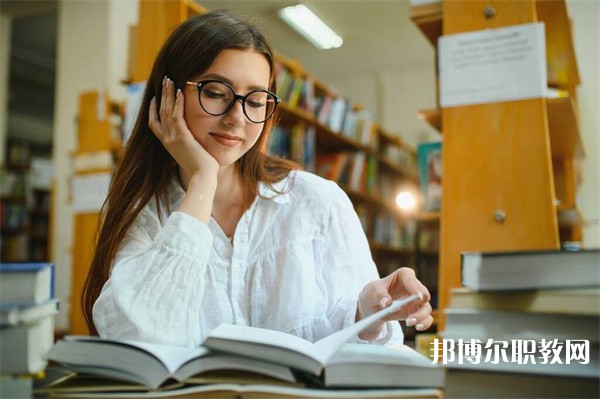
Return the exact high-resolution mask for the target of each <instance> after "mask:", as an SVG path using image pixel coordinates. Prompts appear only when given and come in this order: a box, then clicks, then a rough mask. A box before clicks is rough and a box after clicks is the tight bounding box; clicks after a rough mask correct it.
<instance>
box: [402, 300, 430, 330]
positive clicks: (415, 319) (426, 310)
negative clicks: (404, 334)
mask: <svg viewBox="0 0 600 399" xmlns="http://www.w3.org/2000/svg"><path fill="white" fill-rule="evenodd" d="M431 310H432V309H431V305H430V304H429V302H425V303H424V304H423V305H422V306H421V307H419V309H417V311H416V312H414V313H411V314H410V315H408V317H407V318H406V325H407V326H414V325H417V324H421V323H423V322H424V321H425V320H426V319H427V318H428V317H430V316H431Z"/></svg>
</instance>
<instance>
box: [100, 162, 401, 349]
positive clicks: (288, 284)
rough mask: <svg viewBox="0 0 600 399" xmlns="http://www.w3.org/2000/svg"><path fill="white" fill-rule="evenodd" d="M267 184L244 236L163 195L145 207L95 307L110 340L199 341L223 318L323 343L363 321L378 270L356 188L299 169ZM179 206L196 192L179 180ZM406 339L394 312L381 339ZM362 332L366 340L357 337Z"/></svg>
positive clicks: (241, 226) (242, 229)
mask: <svg viewBox="0 0 600 399" xmlns="http://www.w3.org/2000/svg"><path fill="white" fill-rule="evenodd" d="M274 187H275V188H276V189H277V190H278V191H287V190H289V191H287V192H286V193H285V194H277V193H276V192H274V191H273V190H271V189H269V188H268V186H267V185H266V184H263V183H260V186H259V192H260V194H261V195H262V196H265V197H267V199H265V198H261V197H260V196H258V197H257V198H256V199H255V201H254V202H253V203H252V205H251V206H250V208H249V209H248V210H247V211H246V212H245V213H244V214H243V215H242V218H241V219H240V221H239V223H238V225H237V228H236V230H235V236H234V237H233V245H232V244H231V243H230V242H229V240H228V238H227V237H226V236H225V234H224V233H223V231H222V230H221V228H220V227H219V225H218V224H217V223H216V222H215V220H214V219H211V220H210V222H209V224H208V225H206V224H205V223H203V222H201V221H199V220H197V219H195V218H193V217H191V216H189V215H187V214H184V213H181V212H173V213H171V214H170V215H168V214H167V213H166V210H163V211H162V212H163V215H162V218H163V219H162V220H163V224H161V223H160V222H159V218H158V211H157V208H156V205H155V201H154V200H152V201H150V202H149V203H148V205H146V207H145V208H144V209H143V210H142V211H141V212H140V214H139V216H138V218H137V219H136V221H135V223H134V224H133V225H132V227H131V229H130V231H129V233H128V235H127V237H126V239H125V240H124V242H123V244H122V246H121V248H120V250H119V252H118V253H117V256H116V258H115V262H114V264H113V267H112V270H111V274H110V278H109V279H108V281H107V282H106V283H105V285H104V287H103V288H102V292H101V294H100V296H99V297H98V299H97V301H96V303H95V305H94V309H93V317H94V323H95V325H96V328H97V329H98V332H99V333H100V336H101V337H103V338H128V339H139V340H144V341H150V342H158V343H165V344H173V345H180V346H198V345H200V344H201V343H202V341H203V339H204V338H205V337H206V336H207V334H208V333H209V332H210V331H211V330H212V329H214V328H215V327H217V326H218V325H219V324H221V323H232V324H239V325H250V326H255V327H262V328H267V329H272V330H278V331H283V332H287V333H290V334H294V335H297V336H299V337H302V338H304V339H307V340H309V341H312V342H314V341H317V340H319V339H321V338H323V337H325V336H327V335H329V334H332V333H333V332H335V331H337V330H340V329H342V328H344V327H346V326H348V325H350V324H352V323H354V320H355V315H356V307H357V299H358V295H359V293H360V291H361V290H362V288H363V286H364V285H365V284H366V283H368V282H369V281H372V280H375V279H378V278H379V276H378V274H377V269H376V267H375V264H374V262H373V259H372V257H371V253H370V250H369V245H368V242H367V239H366V236H365V234H364V232H363V229H362V226H361V224H360V221H359V219H358V217H357V215H356V212H355V211H354V209H353V207H352V203H351V202H350V200H349V199H348V196H347V195H346V194H345V193H344V191H342V190H341V189H340V188H339V187H338V185H337V184H335V183H334V182H331V181H328V180H325V179H322V178H320V177H318V176H316V175H313V174H310V173H307V172H301V171H298V172H296V171H293V172H291V173H290V175H289V176H288V177H287V178H286V179H284V180H282V181H281V182H278V183H277V184H275V185H274ZM170 190H171V191H170V196H171V204H170V205H171V209H177V208H178V206H179V204H180V202H181V200H182V198H183V195H184V191H183V189H182V188H181V186H180V185H179V183H178V181H177V179H174V181H173V183H172V184H171V189H170ZM391 338H393V339H394V340H402V330H401V329H400V325H399V324H398V323H397V322H389V323H387V324H386V326H385V328H384V329H383V331H382V333H381V335H380V337H379V338H378V339H377V340H376V341H377V342H378V343H385V342H387V341H388V340H390V339H391ZM357 340H358V338H357Z"/></svg>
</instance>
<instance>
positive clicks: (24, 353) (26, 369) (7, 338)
mask: <svg viewBox="0 0 600 399" xmlns="http://www.w3.org/2000/svg"><path fill="white" fill-rule="evenodd" d="M53 342H54V315H51V316H46V317H42V318H40V319H37V320H35V321H34V322H31V323H26V324H19V325H16V326H12V327H3V328H2V329H0V365H1V370H2V373H6V374H9V373H22V374H33V373H38V372H40V371H42V370H44V368H45V367H46V365H47V362H46V359H45V358H44V355H45V354H46V353H47V352H48V351H49V350H50V348H51V347H52V343H53Z"/></svg>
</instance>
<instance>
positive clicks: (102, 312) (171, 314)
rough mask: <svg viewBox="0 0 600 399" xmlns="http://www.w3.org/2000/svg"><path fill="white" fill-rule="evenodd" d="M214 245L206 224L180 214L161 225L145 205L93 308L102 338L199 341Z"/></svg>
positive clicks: (184, 343)
mask: <svg viewBox="0 0 600 399" xmlns="http://www.w3.org/2000/svg"><path fill="white" fill-rule="evenodd" d="M211 248H212V234H211V232H210V229H209V228H208V226H207V225H206V224H205V223H203V222H201V221H199V220H197V219H195V218H193V217H190V216H189V215H186V214H184V213H181V212H174V213H173V214H171V216H170V217H169V218H168V219H167V220H166V222H165V224H164V226H161V225H160V222H159V220H158V216H157V215H156V214H155V213H154V212H152V211H151V210H149V209H148V207H146V208H145V209H144V210H143V211H142V212H141V213H140V215H139V217H138V218H137V219H136V222H135V223H134V225H133V226H132V228H131V230H130V231H129V233H128V235H127V238H126V239H125V241H124V243H123V245H122V247H121V249H120V250H119V252H118V254H117V257H116V259H115V262H114V265H113V268H112V271H111V275H110V278H109V279H108V281H107V282H106V283H105V285H104V287H103V289H102V292H101V294H100V296H99V297H98V299H97V300H96V303H95V305H94V309H93V315H94V324H95V325H96V328H97V329H98V332H99V334H100V336H101V337H103V338H122V339H139V340H144V341H149V342H157V343H164V344H173V345H179V346H197V345H199V344H200V339H201V334H200V315H201V313H200V308H201V304H202V298H203V294H204V278H205V273H206V266H207V263H208V259H209V256H210V252H211Z"/></svg>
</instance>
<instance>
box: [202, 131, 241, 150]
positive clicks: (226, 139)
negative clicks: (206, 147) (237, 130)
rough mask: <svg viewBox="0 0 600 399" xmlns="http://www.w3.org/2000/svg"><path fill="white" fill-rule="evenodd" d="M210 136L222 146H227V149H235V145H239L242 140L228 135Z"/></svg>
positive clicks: (213, 134)
mask: <svg viewBox="0 0 600 399" xmlns="http://www.w3.org/2000/svg"><path fill="white" fill-rule="evenodd" d="M210 135H211V136H212V138H214V139H215V140H216V141H217V142H219V143H220V144H223V145H224V146H227V147H235V146H236V145H238V144H239V143H241V142H242V139H241V138H240V137H236V136H230V135H228V134H222V133H211V134H210Z"/></svg>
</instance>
